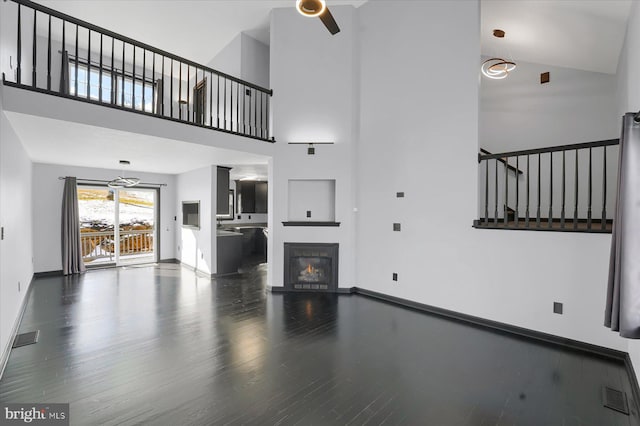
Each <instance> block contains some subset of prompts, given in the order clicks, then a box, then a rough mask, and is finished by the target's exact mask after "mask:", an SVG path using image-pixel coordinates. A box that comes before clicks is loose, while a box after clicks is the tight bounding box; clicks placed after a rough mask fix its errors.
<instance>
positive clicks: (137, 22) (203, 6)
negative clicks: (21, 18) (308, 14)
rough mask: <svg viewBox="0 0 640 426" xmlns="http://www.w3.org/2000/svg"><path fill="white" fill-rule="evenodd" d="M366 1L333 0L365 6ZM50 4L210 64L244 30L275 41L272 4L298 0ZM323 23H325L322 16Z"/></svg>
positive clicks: (47, 0) (76, 0) (44, 0)
mask: <svg viewBox="0 0 640 426" xmlns="http://www.w3.org/2000/svg"><path fill="white" fill-rule="evenodd" d="M365 1H366V0H329V1H328V4H329V5H330V6H331V5H345V4H348V5H353V6H360V5H361V4H362V3H364V2H365ZM36 3H40V4H42V5H44V6H47V7H50V8H52V9H55V10H58V11H60V12H63V13H66V14H68V15H71V16H74V17H76V18H79V19H82V20H84V21H87V22H90V23H92V24H94V25H98V26H100V27H103V28H106V29H109V30H111V31H115V32H116V33H119V34H122V35H124V36H127V37H130V38H133V39H135V40H138V41H141V42H143V43H146V44H149V45H151V46H154V47H158V48H160V49H163V50H166V51H167V52H171V53H173V54H176V55H179V56H182V57H184V58H187V59H190V60H192V61H195V62H198V63H201V64H203V65H206V64H208V63H209V62H210V61H211V59H213V58H214V57H215V56H216V55H217V54H218V52H220V51H221V50H222V49H223V48H224V47H225V46H226V45H227V44H229V42H230V41H231V40H233V38H234V37H235V36H237V35H238V34H239V33H240V32H245V33H247V34H248V35H249V36H251V37H253V38H255V39H257V40H260V41H262V42H263V43H264V44H269V14H270V12H271V9H273V8H280V7H295V0H276V1H273V0H201V1H193V0H171V1H169V0H91V1H88V0H37V1H36ZM317 24H318V25H322V24H321V23H320V22H319V21H318V23H317Z"/></svg>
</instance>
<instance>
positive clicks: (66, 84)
mask: <svg viewBox="0 0 640 426" xmlns="http://www.w3.org/2000/svg"><path fill="white" fill-rule="evenodd" d="M65 24H66V21H64V20H63V21H62V57H63V58H64V57H65V56H67V59H68V58H69V55H65V52H66V48H67V46H66V37H65V33H66V30H65V26H66V25H65ZM65 65H66V66H67V70H66V71H67V72H65V70H64V67H65ZM68 68H69V64H65V63H64V60H63V61H62V69H61V70H60V71H61V73H62V78H61V79H60V82H61V83H60V84H61V85H65V86H66V87H60V89H59V92H60V93H65V94H68V93H69V89H70V87H69V82H68V81H67V80H65V78H64V76H66V75H68V71H69V69H68Z"/></svg>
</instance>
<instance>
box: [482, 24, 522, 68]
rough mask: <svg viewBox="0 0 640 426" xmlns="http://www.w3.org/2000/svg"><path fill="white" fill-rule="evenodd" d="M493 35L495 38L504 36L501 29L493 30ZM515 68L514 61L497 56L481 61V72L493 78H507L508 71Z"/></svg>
mask: <svg viewBox="0 0 640 426" xmlns="http://www.w3.org/2000/svg"><path fill="white" fill-rule="evenodd" d="M493 36H494V37H496V38H504V36H505V32H504V31H503V30H499V29H495V30H493ZM515 69H516V63H515V62H513V60H511V61H509V60H506V59H502V58H499V57H494V58H489V59H487V60H486V61H484V62H483V63H482V67H481V70H482V74H484V75H485V77H488V78H491V79H493V80H502V79H503V78H507V77H508V76H509V73H510V72H511V71H513V70H515Z"/></svg>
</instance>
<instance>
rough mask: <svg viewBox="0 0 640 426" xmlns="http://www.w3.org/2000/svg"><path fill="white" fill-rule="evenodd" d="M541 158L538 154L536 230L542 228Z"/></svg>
mask: <svg viewBox="0 0 640 426" xmlns="http://www.w3.org/2000/svg"><path fill="white" fill-rule="evenodd" d="M540 158H541V157H540V154H538V207H537V209H536V228H540V186H541V185H540V169H541V168H542V163H541V162H540Z"/></svg>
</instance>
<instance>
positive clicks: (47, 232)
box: [33, 163, 176, 272]
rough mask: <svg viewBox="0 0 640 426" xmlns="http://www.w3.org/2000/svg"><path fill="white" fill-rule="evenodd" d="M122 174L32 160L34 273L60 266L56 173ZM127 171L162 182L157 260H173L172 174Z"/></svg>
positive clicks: (61, 185)
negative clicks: (33, 162)
mask: <svg viewBox="0 0 640 426" xmlns="http://www.w3.org/2000/svg"><path fill="white" fill-rule="evenodd" d="M121 174H122V170H118V169H113V170H109V169H96V168H88V167H75V166H64V165H57V164H41V163H35V164H34V166H33V209H34V212H35V213H34V218H33V232H34V262H35V264H34V268H35V272H48V271H59V270H61V269H62V257H61V256H62V255H61V252H60V235H61V234H60V232H61V231H60V223H61V218H60V211H61V210H60V209H61V208H62V192H63V189H64V181H63V180H59V179H58V177H60V176H75V177H77V178H79V179H98V180H111V179H113V178H114V177H115V176H119V175H121ZM131 174H133V175H134V176H136V177H139V178H140V179H141V181H142V182H150V183H166V184H167V186H163V187H161V188H160V227H159V228H158V235H159V237H160V253H159V256H158V259H160V260H162V259H173V258H175V257H176V254H175V250H174V247H175V228H176V222H175V221H174V220H173V218H174V216H176V209H175V202H174V200H175V197H176V195H175V194H176V183H175V177H174V176H172V175H163V174H155V173H139V172H135V171H134V170H133V169H132V170H131Z"/></svg>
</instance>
